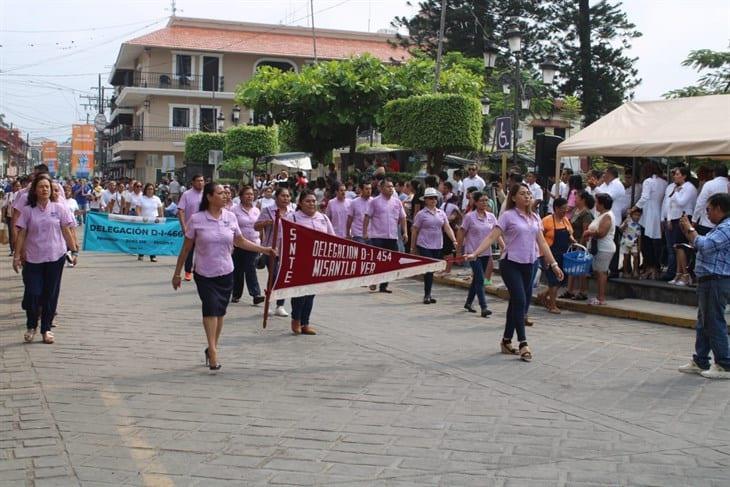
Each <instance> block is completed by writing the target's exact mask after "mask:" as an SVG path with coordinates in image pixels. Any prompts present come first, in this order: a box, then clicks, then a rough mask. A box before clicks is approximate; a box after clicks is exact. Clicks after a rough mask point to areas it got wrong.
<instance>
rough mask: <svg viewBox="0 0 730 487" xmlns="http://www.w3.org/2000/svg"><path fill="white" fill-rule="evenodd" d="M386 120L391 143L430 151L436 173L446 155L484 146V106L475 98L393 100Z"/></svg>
mask: <svg viewBox="0 0 730 487" xmlns="http://www.w3.org/2000/svg"><path fill="white" fill-rule="evenodd" d="M383 121H384V124H383V125H384V130H383V136H384V138H385V139H387V141H388V142H395V143H397V144H400V145H402V146H404V147H408V148H410V149H415V150H423V151H426V152H428V154H429V161H432V162H434V161H435V163H436V167H435V169H436V170H438V169H440V166H441V162H442V159H443V155H444V154H445V153H447V152H457V151H465V150H476V149H479V147H481V137H482V115H481V105H480V103H479V100H477V99H476V98H473V97H469V96H462V95H447V94H435V95H423V96H413V97H410V98H401V99H398V100H393V101H390V102H388V103H387V104H386V105H385V109H384V115H383Z"/></svg>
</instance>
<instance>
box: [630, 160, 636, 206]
mask: <svg viewBox="0 0 730 487" xmlns="http://www.w3.org/2000/svg"><path fill="white" fill-rule="evenodd" d="M635 202H636V157H632V158H631V208H633V207H634V203H635Z"/></svg>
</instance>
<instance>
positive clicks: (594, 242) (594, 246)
mask: <svg viewBox="0 0 730 487" xmlns="http://www.w3.org/2000/svg"><path fill="white" fill-rule="evenodd" d="M588 251H589V252H590V253H591V255H596V254H597V253H598V239H597V238H594V237H591V246H590V247H589V248H588Z"/></svg>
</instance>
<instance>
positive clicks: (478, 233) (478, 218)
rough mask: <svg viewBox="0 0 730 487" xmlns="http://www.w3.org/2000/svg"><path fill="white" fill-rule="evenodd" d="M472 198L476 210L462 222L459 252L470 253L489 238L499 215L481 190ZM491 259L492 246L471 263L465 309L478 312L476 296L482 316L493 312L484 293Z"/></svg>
mask: <svg viewBox="0 0 730 487" xmlns="http://www.w3.org/2000/svg"><path fill="white" fill-rule="evenodd" d="M471 198H472V201H473V202H474V204H475V205H476V206H475V209H474V211H470V212H469V213H467V214H466V216H464V221H462V222H461V227H460V228H459V232H458V239H457V240H458V245H457V248H458V249H459V253H462V252H463V253H467V254H469V253H471V252H474V250H476V248H477V247H478V246H479V244H480V243H481V242H482V240H484V239H485V238H487V236H489V234H490V233H491V232H492V230H493V229H494V227H495V226H496V225H497V217H495V216H494V213H491V212H490V211H489V210H488V208H489V197H488V196H487V195H486V194H484V193H482V192H481V191H474V192H473V193H472V194H471ZM499 243H500V247H504V241H503V240H502V239H501V238H500V239H499ZM491 260H492V249H491V247H490V248H488V249H486V250H485V251H484V252H482V253H481V254H478V255H477V257H476V258H475V259H474V260H473V261H471V262H470V263H469V264H470V265H471V270H472V275H471V286H469V294H467V297H466V303H465V304H464V309H465V310H466V311H468V312H469V313H476V310H475V309H474V307H473V306H472V303H473V302H474V298H475V297H476V298H477V299H478V300H479V307H480V308H481V315H482V318H486V317H488V316H489V315H491V314H492V312H491V311H490V310H489V309H488V308H487V296H486V295H485V294H484V272H485V271H486V270H487V268H488V266H489V262H490V261H491Z"/></svg>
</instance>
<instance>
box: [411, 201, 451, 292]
mask: <svg viewBox="0 0 730 487" xmlns="http://www.w3.org/2000/svg"><path fill="white" fill-rule="evenodd" d="M439 195H440V193H439V191H438V190H437V189H436V188H426V190H425V191H424V192H423V196H422V197H421V199H422V200H423V204H424V207H423V209H422V210H421V211H419V212H418V213H417V214H416V216H415V217H414V218H413V226H412V227H411V234H412V235H411V253H412V254H418V255H422V256H424V257H430V258H432V259H440V258H442V251H441V249H442V248H443V246H444V234H446V236H447V237H448V238H449V239H450V240H451V241H452V242H453V244H454V247H456V237H455V236H454V231H453V230H452V229H451V225H449V219H448V217H447V216H446V213H444V211H443V210H441V209H439V208H438V207H437V204H438V198H439ZM432 288H433V272H427V273H426V274H425V275H424V276H423V304H433V303H435V302H436V300H435V299H434V298H433V297H432V296H431V289H432Z"/></svg>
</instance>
